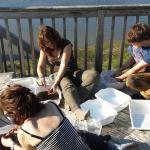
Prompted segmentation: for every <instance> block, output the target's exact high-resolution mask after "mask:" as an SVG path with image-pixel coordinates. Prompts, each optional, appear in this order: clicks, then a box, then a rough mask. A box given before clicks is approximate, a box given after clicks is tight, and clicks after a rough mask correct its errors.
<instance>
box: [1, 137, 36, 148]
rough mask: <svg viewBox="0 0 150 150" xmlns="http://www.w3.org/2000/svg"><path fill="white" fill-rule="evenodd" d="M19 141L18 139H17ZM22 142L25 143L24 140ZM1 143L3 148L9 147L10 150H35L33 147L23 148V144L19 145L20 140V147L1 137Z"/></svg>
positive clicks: (9, 139)
mask: <svg viewBox="0 0 150 150" xmlns="http://www.w3.org/2000/svg"><path fill="white" fill-rule="evenodd" d="M18 140H19V139H18ZM23 141H24V142H25V141H26V140H25V139H23ZM1 142H2V144H3V145H4V146H5V147H10V148H11V149H12V150H36V148H35V147H32V146H31V145H29V144H28V145H26V146H23V144H22V143H21V142H22V140H21V141H20V140H19V143H20V144H21V145H18V144H17V143H16V142H14V141H13V140H12V139H11V138H5V137H2V138H1Z"/></svg>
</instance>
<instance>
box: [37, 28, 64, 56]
mask: <svg viewBox="0 0 150 150" xmlns="http://www.w3.org/2000/svg"><path fill="white" fill-rule="evenodd" d="M45 38H47V39H48V40H49V41H50V42H51V43H52V45H53V46H54V48H56V49H59V48H60V47H61V41H62V40H61V37H60V35H59V33H58V32H57V31H56V30H55V29H54V28H52V27H50V26H45V25H42V26H41V27H40V30H39V33H38V45H39V48H40V49H41V50H43V51H44V52H46V53H47V52H48V54H49V55H51V51H50V50H49V48H48V47H46V46H45V43H44V39H45Z"/></svg>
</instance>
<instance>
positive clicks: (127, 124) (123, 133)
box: [0, 73, 150, 150]
mask: <svg viewBox="0 0 150 150" xmlns="http://www.w3.org/2000/svg"><path fill="white" fill-rule="evenodd" d="M10 76H12V73H8V74H7V73H6V74H3V73H2V74H0V79H1V77H3V80H0V81H1V83H2V82H4V81H5V80H6V79H7V78H10ZM4 77H6V79H5V80H4ZM6 81H7V80H6ZM0 85H2V84H0ZM126 93H127V92H126ZM129 94H130V93H129ZM7 124H8V121H7V119H6V118H4V117H3V116H0V127H3V126H5V125H7ZM102 134H103V135H104V134H110V135H112V137H116V138H119V139H121V141H122V140H123V139H126V140H131V141H137V142H140V143H141V145H142V147H143V149H142V150H150V131H140V130H135V129H132V128H131V121H130V116H129V109H128V107H127V108H126V109H124V110H123V111H121V112H119V113H118V115H117V117H116V118H115V121H114V122H113V123H111V124H109V125H106V126H103V128H102Z"/></svg>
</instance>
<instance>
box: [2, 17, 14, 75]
mask: <svg viewBox="0 0 150 150" xmlns="http://www.w3.org/2000/svg"><path fill="white" fill-rule="evenodd" d="M4 20H5V26H6V36H7V47H8V51H9V59H10V66H11V70H12V71H13V72H14V73H15V65H14V59H13V51H12V43H11V38H10V32H9V25H8V19H6V18H5V19H4Z"/></svg>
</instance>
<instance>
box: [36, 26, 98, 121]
mask: <svg viewBox="0 0 150 150" xmlns="http://www.w3.org/2000/svg"><path fill="white" fill-rule="evenodd" d="M38 44H39V48H40V57H39V61H38V66H37V73H38V77H39V79H40V83H41V85H43V86H45V84H46V83H45V65H46V62H47V60H48V62H49V65H50V69H51V73H55V72H56V73H55V76H54V80H53V84H52V86H51V88H50V89H49V93H50V92H55V91H56V87H57V86H60V88H61V90H62V93H63V97H64V99H65V103H66V104H68V105H69V106H70V108H71V111H73V112H74V113H75V115H76V117H77V119H79V120H84V119H86V116H87V114H88V112H85V111H83V110H81V108H80V104H81V103H82V102H84V101H85V100H87V98H88V97H89V96H90V94H91V92H92V90H93V88H94V86H95V83H96V81H97V79H98V73H97V72H96V71H94V70H86V71H82V70H78V67H77V64H76V61H75V58H74V55H73V50H72V44H71V42H70V41H68V40H65V39H62V38H61V37H60V35H59V33H58V32H57V31H56V30H55V29H53V28H51V27H49V26H44V25H43V26H41V28H40V31H39V34H38Z"/></svg>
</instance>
